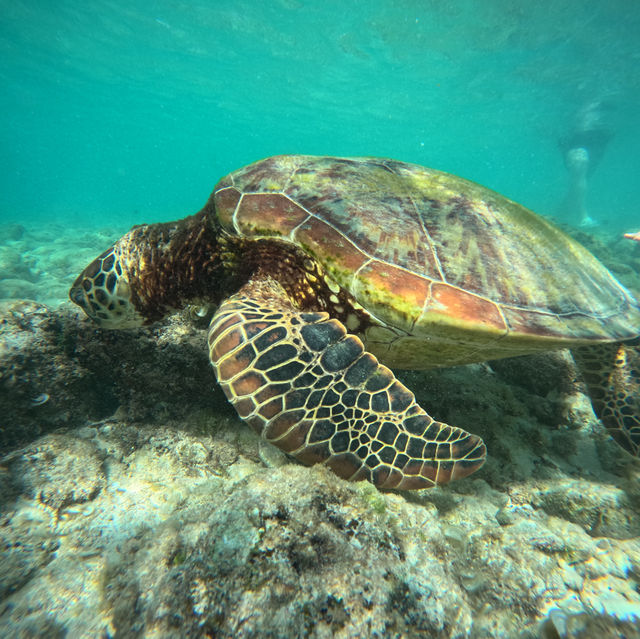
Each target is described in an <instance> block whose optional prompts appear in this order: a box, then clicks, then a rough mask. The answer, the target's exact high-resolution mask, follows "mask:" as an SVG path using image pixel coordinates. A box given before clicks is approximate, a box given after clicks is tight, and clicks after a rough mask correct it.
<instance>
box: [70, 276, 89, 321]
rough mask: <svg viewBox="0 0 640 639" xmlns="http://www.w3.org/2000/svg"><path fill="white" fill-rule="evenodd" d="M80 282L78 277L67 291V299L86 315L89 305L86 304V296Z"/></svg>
mask: <svg viewBox="0 0 640 639" xmlns="http://www.w3.org/2000/svg"><path fill="white" fill-rule="evenodd" d="M80 281H81V278H80V277H78V278H77V279H76V281H75V282H74V283H73V286H72V287H71V288H70V289H69V299H70V300H71V301H72V302H73V303H74V304H77V305H78V306H79V307H80V308H81V309H82V310H83V311H84V312H85V313H86V312H87V308H88V306H89V305H88V304H87V296H86V295H85V294H84V290H83V289H82V285H81V283H80Z"/></svg>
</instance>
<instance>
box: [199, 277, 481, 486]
mask: <svg viewBox="0 0 640 639" xmlns="http://www.w3.org/2000/svg"><path fill="white" fill-rule="evenodd" d="M209 354H210V359H211V362H212V364H213V366H214V369H215V372H216V376H217V378H218V382H219V383H220V385H221V386H222V389H223V390H224V392H225V394H226V396H227V398H228V399H229V400H230V402H231V403H232V404H233V406H234V407H235V409H236V411H237V412H238V414H239V415H240V417H242V418H243V419H245V420H246V421H247V422H248V423H249V424H250V425H251V427H252V428H253V429H254V430H255V431H257V432H258V433H259V434H260V435H261V436H262V437H263V438H264V439H266V440H267V441H268V442H270V443H272V444H275V445H276V446H278V447H279V448H281V449H282V450H284V451H285V452H287V453H290V454H291V455H293V456H294V457H295V458H296V459H298V460H300V461H302V462H303V463H306V464H316V463H324V464H326V465H327V466H329V467H330V468H331V469H332V470H333V471H334V472H335V473H336V474H337V475H339V476H340V477H343V478H345V479H349V480H360V479H367V480H369V481H370V482H372V483H373V484H375V485H376V486H378V487H379V488H383V489H391V488H396V489H415V488H426V487H429V486H433V485H435V484H441V483H445V482H447V481H450V480H451V479H458V478H461V477H465V476H467V475H469V474H471V473H472V472H473V471H475V470H477V468H479V467H480V466H481V465H482V463H483V462H484V459H485V456H486V450H485V446H484V443H483V442H482V440H481V439H480V438H479V437H477V436H475V435H472V434H470V433H467V432H466V431H464V430H462V429H460V428H456V427H453V426H448V425H447V424H443V423H441V422H437V421H435V420H434V419H432V418H431V417H430V416H429V415H428V414H427V413H426V412H425V411H424V410H423V409H422V408H421V407H420V406H419V405H418V404H417V403H416V401H415V399H414V396H413V393H411V391H409V390H408V389H407V388H406V387H405V386H404V385H403V384H401V383H400V382H399V381H397V380H396V378H395V377H394V375H393V373H392V372H391V371H390V370H389V369H388V368H387V367H385V366H383V365H381V364H379V363H378V360H377V359H376V358H375V357H374V356H373V355H371V354H370V353H367V352H366V351H365V350H364V347H363V344H362V342H361V341H360V339H359V338H357V337H356V336H354V335H349V334H348V333H347V331H346V329H345V327H344V326H343V325H342V323H340V322H339V321H338V320H336V319H331V318H330V317H329V314H328V313H325V312H309V313H305V312H300V311H299V310H298V309H297V308H296V307H295V306H294V304H293V303H292V301H291V300H290V299H289V298H288V296H287V294H286V293H285V292H284V290H283V289H282V287H281V286H280V285H279V284H278V283H277V282H276V281H275V280H272V279H271V278H259V279H256V280H253V281H250V282H249V283H248V284H247V285H245V286H244V287H243V288H242V289H241V290H240V291H239V292H238V293H237V294H236V295H234V296H232V297H230V298H229V299H228V300H226V301H225V302H223V303H222V305H221V306H220V308H219V309H218V311H217V313H216V314H215V316H214V318H213V320H212V323H211V326H210V330H209Z"/></svg>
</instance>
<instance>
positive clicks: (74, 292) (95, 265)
mask: <svg viewBox="0 0 640 639" xmlns="http://www.w3.org/2000/svg"><path fill="white" fill-rule="evenodd" d="M126 237H127V236H126V235H125V236H124V237H123V238H122V239H121V240H119V241H118V242H116V243H115V244H114V245H113V246H111V247H110V248H109V249H107V250H106V251H105V252H104V253H102V254H100V255H99V256H98V257H97V258H96V259H95V260H93V262H91V263H90V264H89V265H88V266H87V267H86V268H85V269H84V270H83V271H82V273H80V275H78V277H77V278H76V281H75V282H74V283H73V286H72V287H71V289H70V290H69V298H70V299H71V301H72V302H73V303H74V304H77V305H78V306H79V307H80V308H81V309H82V310H83V311H84V312H85V313H86V314H87V316H88V317H90V318H91V319H92V320H93V321H94V322H95V323H96V324H98V325H100V326H101V327H102V328H135V327H137V326H142V325H143V324H144V323H145V321H144V316H143V315H141V314H140V312H139V311H138V310H137V309H136V305H135V303H134V299H133V296H132V290H131V286H130V283H129V270H128V268H127V264H126V260H124V259H122V257H123V256H122V250H121V246H120V245H121V243H122V242H123V240H125V239H126Z"/></svg>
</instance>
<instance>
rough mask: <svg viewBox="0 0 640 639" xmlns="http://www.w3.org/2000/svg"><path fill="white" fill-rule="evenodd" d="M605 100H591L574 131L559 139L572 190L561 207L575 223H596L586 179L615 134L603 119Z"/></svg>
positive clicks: (586, 224) (581, 113) (593, 224)
mask: <svg viewBox="0 0 640 639" xmlns="http://www.w3.org/2000/svg"><path fill="white" fill-rule="evenodd" d="M604 106H605V105H604V104H603V102H602V100H594V101H593V102H589V103H588V104H586V105H585V106H584V107H582V108H581V109H580V111H578V113H577V114H576V118H575V122H574V125H573V127H572V128H571V131H570V132H569V133H568V134H567V135H565V136H562V137H561V138H560V139H559V140H558V144H559V146H560V150H561V151H562V156H563V158H564V163H565V166H566V167H567V171H568V172H569V189H568V191H567V195H566V197H565V199H564V203H563V206H562V209H563V211H564V212H565V213H566V214H568V216H569V219H570V221H571V222H573V223H578V224H579V225H580V226H584V227H589V226H595V225H596V224H597V222H596V221H595V220H593V219H592V218H591V217H590V216H589V213H588V212H587V203H586V199H587V178H588V177H589V176H590V175H591V174H592V173H593V171H594V169H595V168H596V166H597V165H598V163H599V162H600V160H601V159H602V156H603V154H604V150H605V148H606V146H607V144H608V143H609V140H610V139H611V138H612V137H613V133H612V132H611V130H610V129H609V128H608V127H607V126H606V125H605V122H604V113H603V111H604Z"/></svg>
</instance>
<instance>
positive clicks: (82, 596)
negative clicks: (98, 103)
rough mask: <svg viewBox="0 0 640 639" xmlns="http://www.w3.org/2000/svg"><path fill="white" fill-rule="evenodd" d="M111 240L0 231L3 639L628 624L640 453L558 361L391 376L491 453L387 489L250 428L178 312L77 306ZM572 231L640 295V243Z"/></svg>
mask: <svg viewBox="0 0 640 639" xmlns="http://www.w3.org/2000/svg"><path fill="white" fill-rule="evenodd" d="M124 230H126V229H116V228H114V229H104V230H99V231H91V232H89V231H82V230H80V229H70V228H64V227H60V226H50V227H43V228H38V229H29V228H25V227H22V226H20V225H16V224H14V225H6V226H5V227H3V228H2V229H0V237H1V238H3V240H1V242H2V243H0V278H1V279H0V314H1V317H0V319H1V323H0V331H1V332H0V346H1V348H0V400H1V403H2V405H3V415H2V420H0V425H1V426H0V435H2V440H1V441H3V442H9V443H6V448H7V449H6V450H5V451H4V453H0V551H1V552H2V557H1V558H0V636H2V637H36V636H46V637H74V638H75V637H176V636H179V637H344V638H347V637H354V636H361V637H365V636H366V637H439V638H440V637H441V638H445V637H459V638H463V637H472V638H478V639H480V638H484V637H508V638H511V637H516V638H522V639H524V638H528V639H533V638H538V637H540V638H543V639H552V638H553V639H557V638H558V637H561V638H574V637H585V638H592V637H598V639H604V638H606V637H624V638H627V639H631V638H634V637H640V632H639V631H638V620H640V462H639V461H638V460H634V459H632V458H631V457H630V456H628V455H625V454H623V453H621V452H620V451H619V449H618V448H617V446H616V445H615V444H614V443H613V442H612V441H611V439H610V438H609V437H608V436H607V435H606V433H605V432H603V429H602V427H601V425H600V424H599V423H598V421H597V420H596V418H595V416H594V415H593V412H592V411H591V408H590V404H589V401H588V399H587V397H586V396H585V394H584V387H583V386H582V385H581V383H580V382H579V380H577V375H576V370H575V367H574V365H573V362H572V360H571V357H570V355H569V354H568V353H566V352H561V353H553V354H548V355H540V356H536V357H526V358H516V359H513V360H503V361H502V362H492V363H490V364H478V365H472V366H466V367H460V368H457V369H451V370H443V371H433V372H426V373H422V372H410V373H399V377H400V378H401V379H402V381H403V382H404V383H405V384H406V385H407V386H409V387H410V388H411V389H412V390H413V391H414V392H415V394H416V397H417V399H418V400H419V402H420V403H421V404H422V405H423V406H425V408H426V409H427V410H428V411H429V412H430V413H431V414H433V415H434V416H435V417H437V418H439V419H443V420H446V421H448V422H449V423H453V424H456V425H458V426H461V427H463V428H466V429H468V430H470V431H472V432H475V433H478V434H479V435H481V436H482V437H483V438H484V439H485V441H486V443H487V446H488V449H489V459H488V461H487V463H486V465H485V466H484V467H483V468H482V469H481V470H480V471H479V472H478V473H477V474H475V475H473V476H472V477H470V478H468V479H465V480H462V481H458V482H453V483H452V484H450V485H448V486H445V487H441V488H437V489H431V490H425V491H417V492H414V493H394V492H391V493H380V492H379V491H377V490H376V489H375V488H373V487H372V486H370V485H368V484H366V483H358V484H350V483H348V482H345V481H342V480H340V479H338V478H336V477H335V476H334V475H333V474H331V473H330V472H329V471H327V470H326V469H323V468H311V469H310V468H305V467H303V466H301V465H299V464H297V463H295V462H293V461H292V460H290V459H289V458H287V457H286V456H285V455H284V454H283V453H280V452H279V451H278V450H276V449H275V448H273V447H272V446H269V445H268V444H265V443H264V442H261V441H260V440H259V438H258V437H257V436H256V435H255V434H254V433H253V432H251V431H250V429H249V428H248V427H247V426H246V425H244V424H243V423H242V422H240V420H239V419H238V418H237V417H236V416H235V414H234V413H233V411H232V410H231V409H230V408H229V406H228V404H227V403H226V401H225V399H224V397H223V396H222V393H221V392H220V391H219V389H216V388H215V383H214V380H213V375H212V373H211V370H210V366H209V364H208V361H207V357H206V331H205V330H204V329H205V327H203V326H201V325H199V324H198V321H197V318H194V317H193V316H191V315H190V314H189V313H188V312H185V313H181V314H178V315H176V316H175V317H173V318H171V319H169V320H168V321H166V322H164V323H162V324H160V325H158V326H157V327H154V328H151V329H143V330H138V331H124V332H105V331H100V330H97V329H95V327H93V326H92V325H91V324H89V323H88V322H86V321H85V320H84V319H83V318H82V317H81V315H80V314H79V313H78V312H77V311H76V309H74V308H73V307H72V305H71V304H70V303H69V302H67V301H66V295H67V290H68V287H69V286H70V284H71V283H72V282H73V280H74V279H75V277H76V275H77V274H78V272H79V271H80V270H81V269H82V268H83V267H84V266H85V265H86V264H87V263H88V262H89V261H91V259H93V258H94V257H95V256H96V255H98V254H99V253H100V252H102V251H103V250H104V249H105V248H106V247H107V246H108V245H109V244H110V243H111V242H112V241H113V240H114V239H115V238H117V237H119V236H120V235H121V233H122V232H123V231H124ZM630 230H631V229H630ZM576 235H577V236H578V237H579V239H580V240H581V241H582V242H583V243H585V244H586V245H587V246H588V247H589V248H591V250H593V251H594V252H595V253H596V254H597V255H598V256H599V257H600V258H601V259H602V260H603V261H604V262H605V263H606V264H607V265H608V266H609V267H610V268H611V269H612V270H614V271H615V272H616V274H617V275H618V276H619V277H620V279H621V280H622V281H623V282H624V283H625V284H626V285H627V286H629V287H630V288H631V289H632V290H634V291H635V292H636V293H638V292H640V278H639V276H638V273H640V244H636V243H632V242H628V241H623V240H620V239H619V237H618V236H617V235H615V236H614V235H611V234H607V233H603V232H598V231H597V230H596V232H595V233H589V234H585V233H583V232H576ZM24 299H27V300H31V301H27V302H25V301H19V300H24ZM11 442H18V443H14V444H11Z"/></svg>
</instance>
